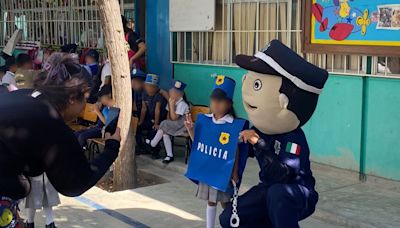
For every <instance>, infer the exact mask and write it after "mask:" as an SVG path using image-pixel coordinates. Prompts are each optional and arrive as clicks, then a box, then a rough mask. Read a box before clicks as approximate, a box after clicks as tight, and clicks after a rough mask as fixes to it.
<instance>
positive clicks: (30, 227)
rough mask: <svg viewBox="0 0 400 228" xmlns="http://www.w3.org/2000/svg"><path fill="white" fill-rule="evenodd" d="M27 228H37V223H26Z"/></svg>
mask: <svg viewBox="0 0 400 228" xmlns="http://www.w3.org/2000/svg"><path fill="white" fill-rule="evenodd" d="M24 227H25V228H35V223H25V226H24Z"/></svg>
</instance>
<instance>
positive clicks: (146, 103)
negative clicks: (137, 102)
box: [136, 74, 167, 159]
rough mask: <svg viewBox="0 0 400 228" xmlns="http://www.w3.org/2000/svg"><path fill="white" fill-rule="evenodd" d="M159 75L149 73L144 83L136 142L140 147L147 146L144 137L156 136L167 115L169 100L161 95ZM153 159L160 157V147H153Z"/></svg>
mask: <svg viewBox="0 0 400 228" xmlns="http://www.w3.org/2000/svg"><path fill="white" fill-rule="evenodd" d="M158 85H159V79H158V76H157V75H155V74H147V76H146V81H145V83H144V90H145V92H144V93H143V101H142V109H141V113H140V118H139V124H138V130H137V133H136V143H137V145H138V148H139V149H141V150H142V149H143V148H145V146H146V144H145V143H144V138H152V137H154V135H155V133H156V131H157V130H158V128H159V127H160V123H161V121H163V120H165V119H166V117H167V110H166V109H165V107H166V105H167V100H166V99H165V98H164V97H163V96H162V95H161V93H160V88H159V87H158ZM151 152H152V157H153V159H158V158H159V147H156V148H153V149H152V151H151Z"/></svg>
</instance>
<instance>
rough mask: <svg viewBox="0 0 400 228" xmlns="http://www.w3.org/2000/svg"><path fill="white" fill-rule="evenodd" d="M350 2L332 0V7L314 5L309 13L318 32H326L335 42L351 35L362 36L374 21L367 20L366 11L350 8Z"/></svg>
mask: <svg viewBox="0 0 400 228" xmlns="http://www.w3.org/2000/svg"><path fill="white" fill-rule="evenodd" d="M351 2H353V0H333V5H330V6H326V7H323V6H322V5H321V4H319V3H314V4H313V5H312V8H311V12H312V15H313V16H314V18H315V20H316V22H317V23H319V25H320V26H319V31H320V32H325V31H326V32H328V34H329V37H330V38H331V39H333V40H336V41H342V40H346V39H347V38H348V37H349V36H350V35H351V34H353V33H361V35H363V36H364V35H365V34H366V33H367V27H368V26H369V25H370V24H371V22H374V20H373V19H371V18H369V17H370V15H369V12H368V10H365V9H358V8H356V7H352V6H351ZM375 14H376V12H373V13H372V15H375Z"/></svg>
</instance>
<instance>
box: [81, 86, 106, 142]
mask: <svg viewBox="0 0 400 228" xmlns="http://www.w3.org/2000/svg"><path fill="white" fill-rule="evenodd" d="M111 88H112V87H111V86H110V85H106V86H103V88H101V90H100V92H99V93H98V98H99V102H98V103H97V104H96V105H95V109H94V112H95V113H96V114H97V116H98V118H99V120H98V121H97V124H96V126H95V127H93V128H88V129H84V130H81V131H77V132H75V135H76V137H77V138H78V141H79V144H80V145H81V146H82V147H85V146H86V143H87V140H88V139H94V138H101V137H102V128H103V127H104V124H105V123H106V120H107V116H108V111H109V109H110V108H111V107H113V106H114V100H113V99H112V89H111Z"/></svg>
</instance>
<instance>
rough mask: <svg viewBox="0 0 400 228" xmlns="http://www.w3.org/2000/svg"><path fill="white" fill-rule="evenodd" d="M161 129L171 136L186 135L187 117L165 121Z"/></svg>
mask: <svg viewBox="0 0 400 228" xmlns="http://www.w3.org/2000/svg"><path fill="white" fill-rule="evenodd" d="M160 129H161V130H162V131H163V132H164V133H165V134H168V135H171V136H183V135H186V134H187V131H186V127H185V117H183V116H180V117H179V118H178V119H177V120H164V121H162V122H161V124H160Z"/></svg>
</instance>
